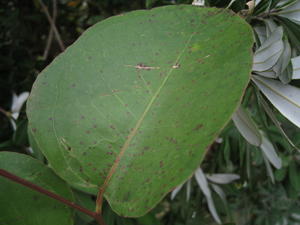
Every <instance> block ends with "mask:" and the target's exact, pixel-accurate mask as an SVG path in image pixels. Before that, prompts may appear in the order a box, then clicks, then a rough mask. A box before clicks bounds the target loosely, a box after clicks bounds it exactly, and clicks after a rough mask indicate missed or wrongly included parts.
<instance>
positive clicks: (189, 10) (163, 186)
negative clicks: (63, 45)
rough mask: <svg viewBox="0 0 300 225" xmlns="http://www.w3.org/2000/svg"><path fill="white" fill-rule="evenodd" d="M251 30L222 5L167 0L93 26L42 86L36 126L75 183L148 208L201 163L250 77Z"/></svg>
mask: <svg viewBox="0 0 300 225" xmlns="http://www.w3.org/2000/svg"><path fill="white" fill-rule="evenodd" d="M252 43H253V40H252V32H251V29H250V27H249V26H248V25H247V23H246V22H245V21H244V20H243V19H241V18H240V17H239V16H236V15H234V14H232V13H231V12H229V11H227V10H224V9H215V8H200V7H195V6H190V5H186V6H184V5H182V6H167V7H160V8H155V9H153V10H148V11H142V10H141V11H135V12H131V13H128V14H125V15H121V16H116V17H112V18H110V19H107V20H105V21H103V22H101V23H98V24H97V25H95V26H93V27H92V28H90V29H89V30H88V31H86V32H85V33H84V34H83V35H82V36H81V37H80V38H79V40H78V41H76V42H75V43H74V44H73V45H72V46H71V47H69V48H68V49H67V50H66V52H64V53H63V54H61V55H60V56H59V57H57V59H56V60H54V62H53V63H52V64H51V65H50V66H49V67H48V68H46V69H45V70H44V71H43V72H42V73H41V74H40V75H39V76H38V79H37V81H36V82H35V84H34V87H33V90H32V93H31V96H30V98H29V101H28V108H27V113H28V117H29V126H30V132H31V134H32V136H33V138H34V140H35V143H36V144H37V145H38V147H39V149H41V150H42V151H43V153H44V154H45V156H46V158H47V159H48V161H49V164H50V166H51V167H52V168H53V169H54V170H55V171H56V172H57V174H59V175H60V176H61V177H62V178H63V179H65V180H66V181H68V182H69V183H70V184H71V185H73V186H74V187H76V188H78V189H80V190H82V191H86V192H89V193H94V194H96V193H97V192H98V189H99V187H101V189H102V190H103V192H104V197H105V198H106V199H107V200H108V202H109V203H110V205H111V207H112V208H113V209H114V210H115V211H116V212H117V213H118V214H120V215H125V216H141V215H143V214H145V213H146V212H147V211H148V210H150V209H151V208H152V207H154V206H155V204H157V203H158V202H159V201H160V200H161V199H162V198H163V197H164V196H165V195H166V194H167V193H168V192H169V191H171V190H172V189H173V188H174V187H176V186H177V185H179V184H181V183H183V182H184V181H185V180H186V179H187V178H188V177H189V176H191V174H192V173H193V172H194V170H195V169H196V168H197V167H198V166H199V164H200V162H201V161H202V159H203V157H204V153H205V151H206V149H207V148H209V146H210V144H211V143H212V142H213V140H214V139H215V138H216V136H217V134H218V133H219V132H220V130H221V129H222V128H223V127H224V125H225V124H226V123H227V122H228V120H229V119H230V117H231V115H232V113H233V112H234V110H235V109H236V107H237V105H238V104H239V102H240V99H241V96H242V94H243V91H244V89H245V87H246V85H247V83H248V80H249V73H250V70H251V64H252V56H251V46H252Z"/></svg>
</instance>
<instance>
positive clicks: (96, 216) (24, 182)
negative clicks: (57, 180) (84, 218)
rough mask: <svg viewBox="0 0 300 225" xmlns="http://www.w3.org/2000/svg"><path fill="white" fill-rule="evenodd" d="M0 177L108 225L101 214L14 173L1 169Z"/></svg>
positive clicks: (102, 224) (100, 223)
mask: <svg viewBox="0 0 300 225" xmlns="http://www.w3.org/2000/svg"><path fill="white" fill-rule="evenodd" d="M0 176H3V177H5V178H7V179H9V180H11V181H14V182H16V183H18V184H21V185H23V186H25V187H28V188H31V189H33V190H35V191H37V192H40V193H42V194H44V195H47V196H49V197H50V198H53V199H55V200H57V201H60V202H62V203H64V204H65V205H68V206H70V207H71V208H73V209H76V210H78V211H80V212H83V213H85V214H86V215H88V216H90V217H92V218H94V219H95V220H96V221H97V222H98V223H99V225H106V224H105V222H104V220H103V218H102V216H101V215H99V214H97V213H95V212H92V211H90V210H88V209H86V208H83V207H81V206H79V205H77V204H76V203H74V202H71V201H69V200H67V199H65V198H63V197H61V196H59V195H57V194H55V193H53V192H51V191H48V190H46V189H44V188H42V187H40V186H38V185H36V184H33V183H31V182H29V181H27V180H24V179H23V178H21V177H18V176H16V175H14V174H12V173H9V172H8V171H6V170H3V169H0Z"/></svg>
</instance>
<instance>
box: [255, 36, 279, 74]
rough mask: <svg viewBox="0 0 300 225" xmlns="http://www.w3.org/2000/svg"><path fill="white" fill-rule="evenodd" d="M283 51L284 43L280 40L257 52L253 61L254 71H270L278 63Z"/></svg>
mask: <svg viewBox="0 0 300 225" xmlns="http://www.w3.org/2000/svg"><path fill="white" fill-rule="evenodd" d="M282 51H283V42H282V40H279V41H277V42H275V43H273V44H272V45H271V46H269V47H268V48H265V49H263V50H260V51H258V52H255V54H254V61H253V68H252V69H253V70H254V71H265V70H268V69H270V68H271V67H272V66H274V65H275V63H276V62H277V61H278V59H279V57H280V55H281V54H282Z"/></svg>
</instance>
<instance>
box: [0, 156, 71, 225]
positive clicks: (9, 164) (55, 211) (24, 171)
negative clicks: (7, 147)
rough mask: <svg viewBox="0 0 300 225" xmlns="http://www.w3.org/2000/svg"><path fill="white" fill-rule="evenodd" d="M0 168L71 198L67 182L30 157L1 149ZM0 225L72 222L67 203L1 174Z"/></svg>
mask: <svg viewBox="0 0 300 225" xmlns="http://www.w3.org/2000/svg"><path fill="white" fill-rule="evenodd" d="M0 168H1V169H4V170H6V171H8V172H10V173H13V174H15V175H17V176H19V177H22V178H24V179H25V180H28V181H30V182H32V183H34V184H37V185H39V186H41V187H43V188H45V189H47V190H49V191H52V192H54V193H56V194H58V195H61V196H64V198H67V199H69V200H72V201H73V196H72V192H71V190H70V188H69V187H68V185H67V184H66V183H65V182H64V181H63V180H61V179H60V178H59V177H57V176H56V175H55V174H54V173H53V171H52V170H51V169H50V168H48V167H47V166H45V165H44V164H42V163H41V162H39V161H38V160H36V159H33V158H31V157H29V156H26V155H23V154H18V153H13V152H0ZM0 212H1V216H0V224H1V225H41V224H43V225H53V224H59V225H72V224H73V210H72V209H70V208H69V207H68V206H66V205H64V204H62V203H60V202H58V201H57V200H54V199H51V198H49V197H48V196H45V195H42V194H40V193H38V192H36V191H33V190H31V189H29V188H27V187H24V186H21V185H20V184H17V183H14V182H13V181H10V180H8V179H6V178H3V177H0Z"/></svg>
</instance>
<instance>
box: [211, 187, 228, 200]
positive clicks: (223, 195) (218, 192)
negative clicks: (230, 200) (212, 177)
mask: <svg viewBox="0 0 300 225" xmlns="http://www.w3.org/2000/svg"><path fill="white" fill-rule="evenodd" d="M211 187H212V189H213V190H214V191H215V192H216V193H217V194H218V195H219V196H220V198H221V199H222V201H223V202H224V204H226V202H227V201H226V194H225V192H224V191H223V189H222V188H221V187H220V186H219V185H216V184H211Z"/></svg>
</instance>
